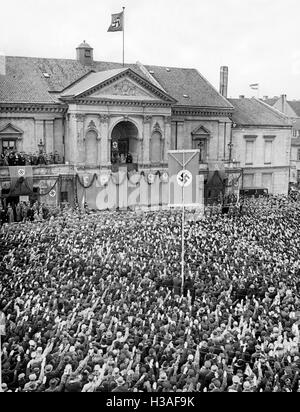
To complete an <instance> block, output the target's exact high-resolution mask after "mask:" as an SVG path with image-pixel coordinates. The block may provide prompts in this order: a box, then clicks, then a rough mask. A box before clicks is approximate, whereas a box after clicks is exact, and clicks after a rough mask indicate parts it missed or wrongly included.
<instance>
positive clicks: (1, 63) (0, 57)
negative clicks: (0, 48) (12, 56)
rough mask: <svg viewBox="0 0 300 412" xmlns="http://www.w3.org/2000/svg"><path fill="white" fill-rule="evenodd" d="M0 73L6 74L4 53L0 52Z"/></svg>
mask: <svg viewBox="0 0 300 412" xmlns="http://www.w3.org/2000/svg"><path fill="white" fill-rule="evenodd" d="M0 75H2V76H5V75H6V57H5V55H4V53H1V52H0Z"/></svg>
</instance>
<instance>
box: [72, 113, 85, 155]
mask: <svg viewBox="0 0 300 412" xmlns="http://www.w3.org/2000/svg"><path fill="white" fill-rule="evenodd" d="M75 117H76V122H77V134H76V138H77V148H78V149H77V153H76V160H75V162H76V163H85V161H86V154H85V136H84V120H85V115H84V114H80V113H77V114H76V115H75Z"/></svg>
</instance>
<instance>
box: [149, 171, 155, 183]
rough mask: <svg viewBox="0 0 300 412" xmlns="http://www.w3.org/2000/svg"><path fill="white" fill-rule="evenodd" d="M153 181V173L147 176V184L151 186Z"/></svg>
mask: <svg viewBox="0 0 300 412" xmlns="http://www.w3.org/2000/svg"><path fill="white" fill-rule="evenodd" d="M154 180H155V176H154V174H153V173H149V174H148V182H149V183H150V184H152V183H154Z"/></svg>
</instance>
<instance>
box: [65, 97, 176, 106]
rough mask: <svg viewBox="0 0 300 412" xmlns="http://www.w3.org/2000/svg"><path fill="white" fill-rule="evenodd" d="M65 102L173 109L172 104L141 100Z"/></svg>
mask: <svg viewBox="0 0 300 412" xmlns="http://www.w3.org/2000/svg"><path fill="white" fill-rule="evenodd" d="M64 101H65V102H66V103H68V104H81V105H87V106H88V105H90V106H96V105H98V106H99V105H101V106H139V107H168V108H169V107H171V106H172V103H165V102H160V101H157V102H155V101H153V102H152V101H148V100H140V101H133V100H120V99H119V100H118V99H116V100H106V99H97V98H95V97H89V98H86V99H82V98H80V99H75V98H70V99H64Z"/></svg>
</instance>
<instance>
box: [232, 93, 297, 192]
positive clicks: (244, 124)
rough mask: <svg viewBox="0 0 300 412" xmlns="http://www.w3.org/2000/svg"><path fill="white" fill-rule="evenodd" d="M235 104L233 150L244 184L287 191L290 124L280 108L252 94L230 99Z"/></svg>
mask: <svg viewBox="0 0 300 412" xmlns="http://www.w3.org/2000/svg"><path fill="white" fill-rule="evenodd" d="M229 101H230V103H231V104H232V105H233V106H234V108H235V110H234V113H233V118H232V119H233V122H234V127H233V136H232V140H233V142H232V143H233V153H232V158H233V159H235V160H237V161H239V162H240V165H241V168H242V169H243V179H242V186H243V187H262V188H267V189H268V190H269V193H272V194H287V193H288V186H289V174H290V151H291V138H292V126H291V124H290V121H289V119H288V118H287V117H286V116H285V115H283V114H282V113H280V112H279V111H277V110H275V109H273V108H271V107H270V106H268V105H267V104H265V103H264V102H262V101H260V100H257V99H255V98H252V99H246V98H240V99H229Z"/></svg>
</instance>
